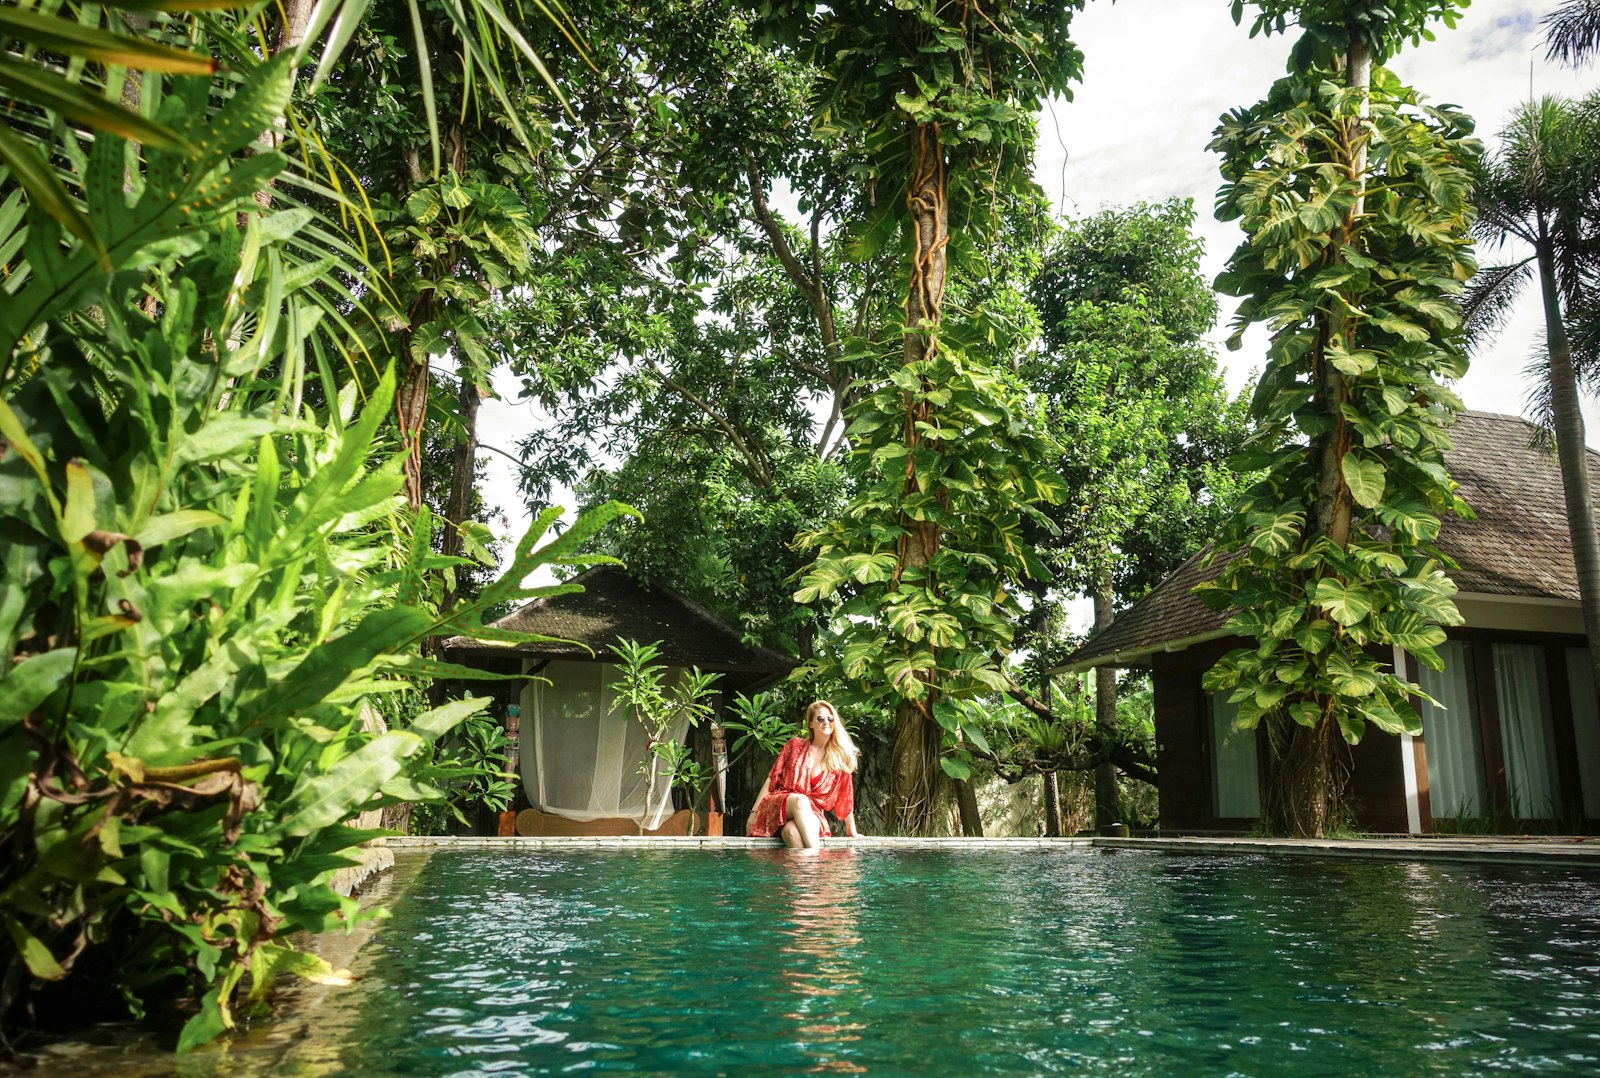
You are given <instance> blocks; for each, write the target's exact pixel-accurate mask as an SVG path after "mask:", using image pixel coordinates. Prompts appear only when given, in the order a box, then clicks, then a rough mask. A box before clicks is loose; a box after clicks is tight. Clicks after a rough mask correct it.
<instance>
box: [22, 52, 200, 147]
mask: <svg viewBox="0 0 1600 1078" xmlns="http://www.w3.org/2000/svg"><path fill="white" fill-rule="evenodd" d="M0 88H3V89H6V90H10V91H11V93H12V94H13V95H14V96H15V97H16V99H17V100H19V101H26V102H28V103H29V104H31V105H37V106H39V107H40V108H42V109H48V110H49V111H51V112H56V113H60V114H61V115H62V116H65V117H66V118H67V119H69V120H76V121H77V122H78V123H81V124H83V125H84V126H85V127H90V128H93V129H94V130H96V131H104V132H108V133H110V134H113V135H117V136H119V137H121V138H125V139H130V140H132V141H134V142H142V143H144V144H145V145H146V146H161V147H163V148H166V149H170V150H175V151H179V152H186V151H189V150H191V149H192V147H190V146H189V144H188V142H187V141H185V140H184V138H183V137H182V136H180V135H179V134H178V133H177V132H175V131H173V130H172V129H171V128H169V127H167V126H165V125H163V124H158V123H154V122H152V121H150V120H147V119H145V118H144V117H143V116H141V115H139V114H138V113H137V112H132V111H130V110H128V109H126V108H123V107H122V106H121V105H119V104H117V103H115V102H113V101H107V100H106V99H105V98H104V97H101V96H100V95H99V94H97V93H95V92H94V91H93V90H90V89H89V88H87V87H84V86H76V85H74V84H72V83H70V82H67V81H66V80H65V79H63V78H61V77H60V76H57V75H53V74H51V73H50V72H48V71H44V70H42V69H40V68H37V67H34V66H32V65H31V64H25V63H22V62H20V61H17V60H13V59H9V58H5V57H0Z"/></svg>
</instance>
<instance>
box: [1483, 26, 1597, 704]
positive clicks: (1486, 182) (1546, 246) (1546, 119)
mask: <svg viewBox="0 0 1600 1078" xmlns="http://www.w3.org/2000/svg"><path fill="white" fill-rule="evenodd" d="M1569 6H1576V5H1569ZM1590 6H1591V7H1593V6H1594V5H1593V4H1592V3H1591V4H1590ZM1597 109H1600V95H1596V96H1591V97H1590V98H1589V99H1588V100H1586V101H1583V102H1577V101H1573V100H1571V99H1569V98H1563V97H1543V98H1540V99H1539V100H1537V101H1529V102H1528V103H1526V104H1524V105H1522V106H1521V107H1520V108H1518V109H1517V111H1516V112H1515V113H1514V114H1513V115H1512V117H1511V122H1510V124H1509V125H1508V126H1507V127H1506V128H1505V130H1504V131H1502V132H1501V133H1500V146H1499V149H1498V150H1497V151H1496V152H1495V153H1494V154H1493V155H1491V156H1490V157H1488V158H1487V159H1486V160H1485V162H1484V164H1483V167H1482V172H1481V174H1480V176H1479V179H1478V188H1477V203H1478V222H1477V224H1476V225H1475V226H1474V231H1475V232H1476V233H1477V235H1478V237H1479V238H1480V239H1481V240H1482V241H1483V242H1484V244H1485V245H1486V246H1488V247H1493V248H1503V247H1504V246H1505V245H1506V244H1507V243H1508V242H1509V241H1513V240H1520V241H1521V242H1522V243H1523V244H1526V245H1527V248H1528V249H1530V250H1531V252H1532V253H1531V254H1529V255H1528V256H1527V257H1525V258H1523V259H1522V260H1521V261H1519V262H1515V263H1510V264H1507V265H1501V266H1492V267H1486V268H1484V269H1483V270H1481V271H1480V272H1479V274H1478V276H1477V278H1476V279H1475V280H1474V282H1473V283H1472V285H1471V286H1469V287H1468V289H1467V294H1466V297H1465V299H1464V301H1463V306H1464V308H1465V312H1464V313H1465V315H1466V323H1467V330H1468V333H1469V336H1470V338H1471V341H1472V343H1473V345H1474V346H1476V345H1477V344H1479V343H1481V342H1482V341H1483V340H1484V339H1485V338H1487V337H1489V336H1491V335H1492V334H1493V333H1494V332H1495V331H1496V330H1498V329H1499V328H1500V326H1501V325H1502V324H1503V323H1504V320H1505V318H1506V316H1507V314H1509V312H1510V309H1511V306H1512V303H1513V302H1514V301H1515V299H1516V296H1517V294H1518V293H1519V292H1520V291H1521V289H1522V286H1523V285H1525V284H1527V283H1528V282H1529V281H1531V280H1533V279H1534V278H1535V276H1537V279H1538V282H1539V295H1540V299H1541V301H1542V303H1543V306H1544V319H1545V340H1544V344H1545V347H1544V353H1545V354H1544V356H1543V357H1542V363H1541V364H1540V366H1542V367H1543V368H1544V370H1543V373H1544V375H1545V379H1544V382H1543V384H1541V385H1539V386H1538V387H1536V389H1535V390H1534V391H1533V394H1532V396H1533V398H1534V399H1535V400H1536V401H1537V402H1538V403H1539V405H1540V406H1541V407H1540V411H1542V412H1544V413H1545V414H1544V416H1543V418H1544V419H1545V421H1546V423H1547V425H1548V426H1549V427H1550V428H1551V429H1552V431H1553V433H1554V436H1555V444H1556V452H1557V454H1558V457H1559V459H1560V462H1561V482H1562V489H1563V492H1564V494H1565V497H1566V506H1567V526H1568V528H1569V529H1570V531H1571V533H1572V555H1573V560H1574V561H1575V562H1576V564H1577V569H1578V593H1579V597H1580V599H1581V601H1582V606H1583V625H1584V632H1585V634H1586V635H1587V637H1588V643H1589V661H1590V664H1591V668H1592V669H1593V671H1594V674H1595V679H1594V683H1595V685H1596V687H1597V690H1600V534H1597V531H1596V527H1595V505H1594V498H1593V495H1592V493H1591V488H1590V486H1589V461H1588V454H1587V451H1586V449H1585V444H1586V443H1585V438H1584V429H1583V414H1582V412H1580V411H1579V408H1578V383H1579V379H1580V376H1581V375H1583V374H1585V373H1587V374H1590V375H1593V374H1595V373H1600V372H1596V371H1595V370H1594V367H1595V363H1594V359H1595V356H1594V354H1593V349H1591V348H1587V347H1584V348H1579V349H1576V350H1575V349H1574V346H1573V336H1572V333H1571V330H1572V329H1573V326H1574V319H1575V318H1578V319H1579V320H1580V321H1587V318H1586V317H1584V316H1586V315H1587V314H1588V313H1589V312H1593V311H1594V310H1595V309H1596V307H1597V306H1600V296H1597V293H1600V191H1597V185H1596V180H1597V179H1600V130H1597V128H1600V124H1597V123H1596V120H1595V116H1596V112H1597Z"/></svg>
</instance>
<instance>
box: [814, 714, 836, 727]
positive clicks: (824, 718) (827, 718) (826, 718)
mask: <svg viewBox="0 0 1600 1078" xmlns="http://www.w3.org/2000/svg"><path fill="white" fill-rule="evenodd" d="M811 721H812V722H820V723H826V724H827V725H829V726H832V725H833V724H834V723H835V722H836V721H838V720H836V719H835V718H834V717H833V716H832V715H818V716H817V717H816V718H814V719H812V720H811Z"/></svg>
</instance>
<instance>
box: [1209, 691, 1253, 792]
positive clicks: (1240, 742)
mask: <svg viewBox="0 0 1600 1078" xmlns="http://www.w3.org/2000/svg"><path fill="white" fill-rule="evenodd" d="M1207 695H1208V699H1209V700H1210V711H1211V761H1212V774H1211V778H1212V784H1211V785H1212V789H1213V791H1215V793H1214V796H1215V799H1216V801H1215V809H1216V814H1217V815H1218V816H1220V817H1224V818H1245V819H1254V818H1256V817H1257V816H1260V815H1261V789H1260V781H1259V778H1258V775H1257V771H1256V732H1255V731H1254V730H1235V729H1234V728H1233V720H1234V717H1235V716H1236V715H1238V713H1239V708H1238V707H1237V705H1234V704H1230V703H1228V700H1227V697H1226V696H1223V695H1220V694H1218V693H1209V694H1207Z"/></svg>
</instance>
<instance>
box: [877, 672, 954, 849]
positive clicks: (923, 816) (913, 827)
mask: <svg viewBox="0 0 1600 1078" xmlns="http://www.w3.org/2000/svg"><path fill="white" fill-rule="evenodd" d="M939 742H940V731H939V724H938V723H936V722H934V721H933V720H931V719H929V718H928V717H927V716H925V715H923V713H922V709H921V708H919V707H918V706H917V705H916V704H915V703H913V702H912V701H910V700H901V701H900V703H899V705H898V706H897V707H896V708H895V709H894V755H893V758H892V759H893V762H892V763H891V764H890V770H889V804H888V805H887V806H886V808H885V811H884V830H885V831H887V832H888V833H889V834H891V835H931V834H932V833H933V824H934V808H935V796H934V792H935V790H936V788H937V787H936V784H935V781H934V780H935V777H936V775H937V773H938V771H939Z"/></svg>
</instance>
